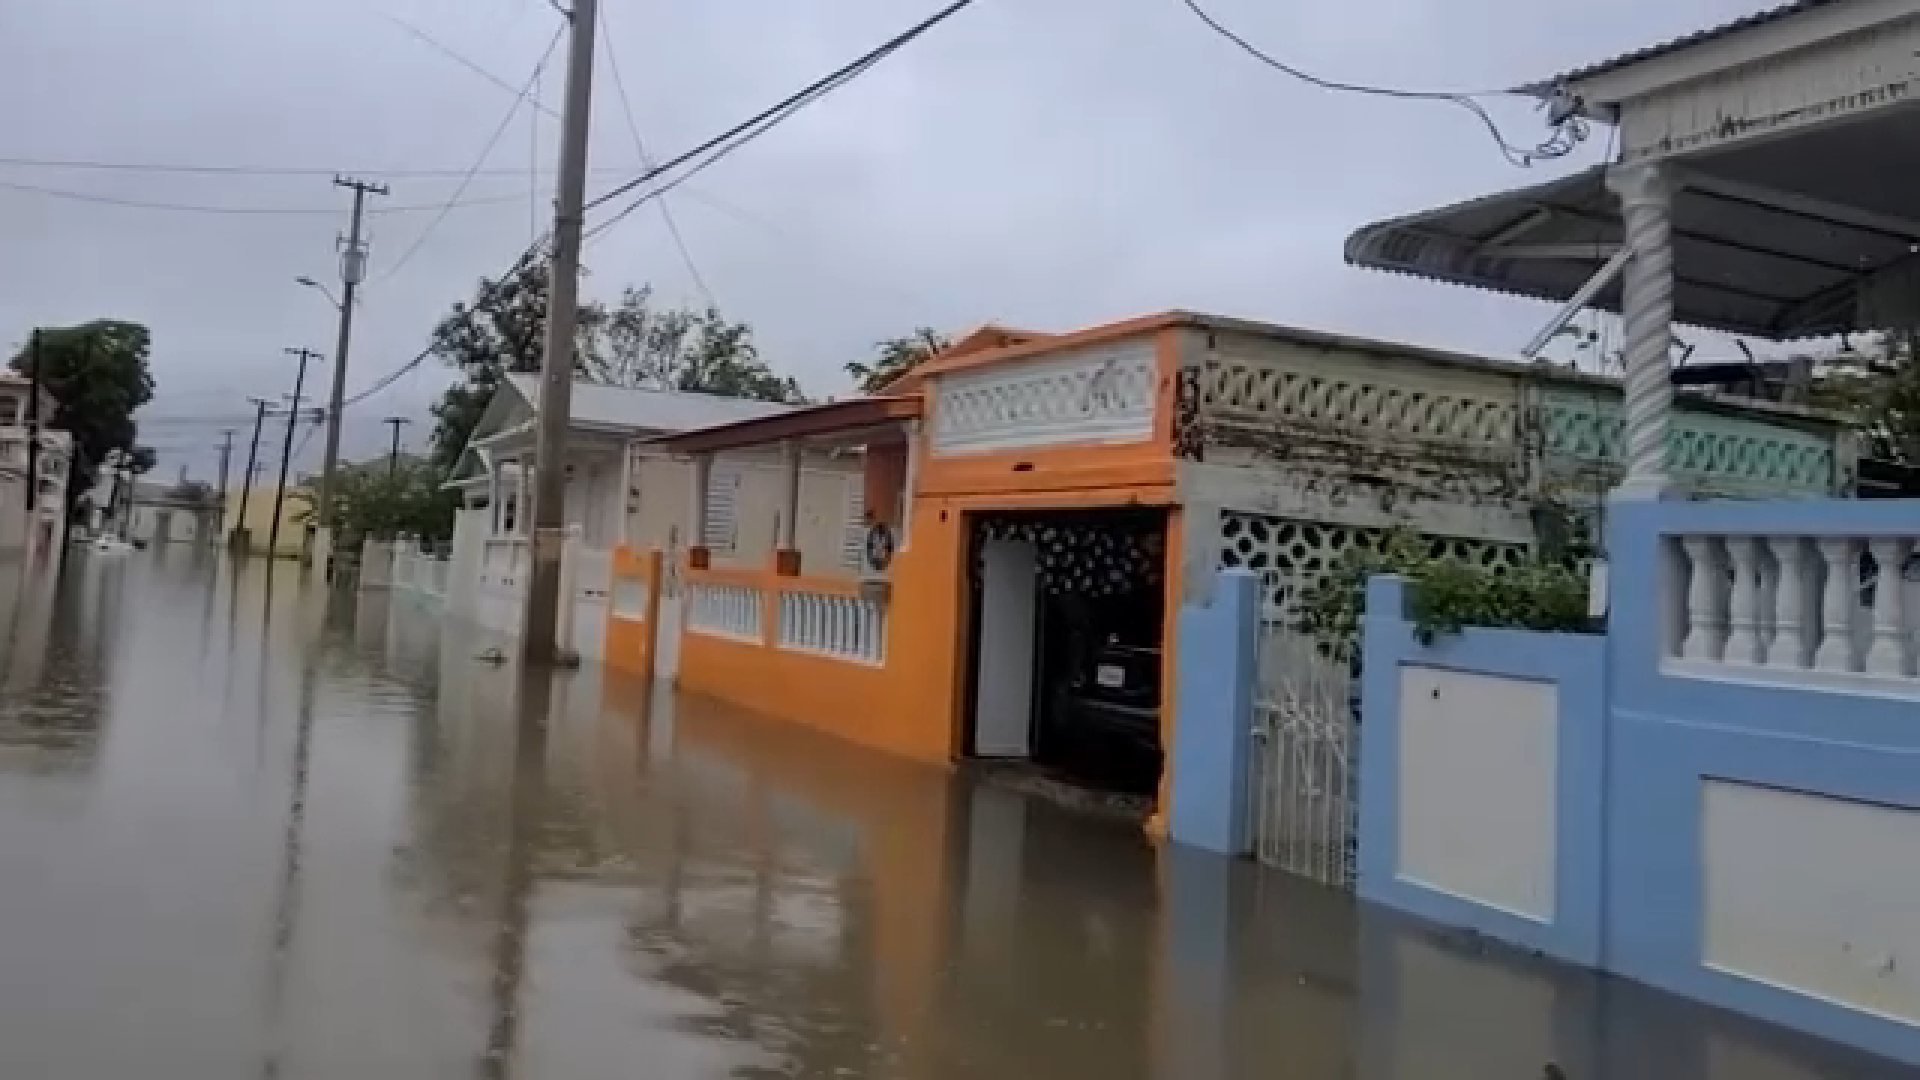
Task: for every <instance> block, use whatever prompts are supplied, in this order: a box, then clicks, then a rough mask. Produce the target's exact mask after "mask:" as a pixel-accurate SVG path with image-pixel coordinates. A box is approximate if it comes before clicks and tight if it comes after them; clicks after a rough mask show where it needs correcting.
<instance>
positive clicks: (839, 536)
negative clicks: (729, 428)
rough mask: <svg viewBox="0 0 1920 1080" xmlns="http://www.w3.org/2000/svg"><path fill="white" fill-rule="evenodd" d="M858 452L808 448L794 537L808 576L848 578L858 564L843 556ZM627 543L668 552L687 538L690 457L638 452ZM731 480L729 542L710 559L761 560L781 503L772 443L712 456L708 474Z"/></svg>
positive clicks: (857, 488)
mask: <svg viewBox="0 0 1920 1080" xmlns="http://www.w3.org/2000/svg"><path fill="white" fill-rule="evenodd" d="M865 475H866V471H865V465H864V462H863V459H862V458H861V456H860V455H858V454H844V455H840V456H832V455H828V454H809V455H807V458H806V461H805V463H804V465H803V468H802V471H801V474H800V521H799V526H798V528H797V529H796V531H795V537H794V539H795V543H796V545H797V546H798V548H799V550H800V572H801V573H802V574H805V575H807V576H808V577H818V578H842V579H852V578H854V577H857V576H858V573H859V567H858V566H857V565H854V564H853V563H851V562H850V561H849V560H848V559H847V558H846V550H847V548H846V541H847V535H848V534H847V528H848V525H849V524H850V522H851V521H852V520H853V516H852V512H853V510H854V509H855V508H857V507H858V506H859V505H860V503H859V500H860V498H861V494H862V492H863V489H864V486H865ZM628 477H629V480H628V508H627V542H628V543H629V544H630V545H631V546H632V548H633V550H634V551H636V552H644V551H668V550H669V549H670V547H671V546H672V544H673V543H674V542H675V541H676V540H677V542H678V543H679V544H680V546H681V548H682V549H684V548H685V547H686V546H687V545H688V543H689V541H688V537H689V535H690V533H689V528H690V523H689V522H688V520H687V515H688V514H689V513H690V512H691V510H692V495H691V489H690V487H689V485H690V484H691V483H692V478H693V463H692V462H690V461H684V460H676V459H674V458H669V457H662V456H654V455H644V456H642V455H636V457H635V458H634V460H633V464H632V465H631V466H630V469H629V473H628ZM711 482H712V484H713V485H714V486H715V487H716V488H717V487H719V486H722V485H731V489H732V501H733V506H734V518H733V529H732V539H733V543H732V545H731V546H730V547H716V548H714V549H713V551H712V555H713V560H714V562H715V563H735V564H740V565H750V566H762V565H766V564H767V563H768V562H769V561H770V560H771V559H772V557H773V545H774V538H775V536H776V533H777V530H778V528H779V516H780V514H781V512H782V509H783V506H784V503H785V491H784V485H785V482H786V474H785V472H784V466H783V465H782V463H781V458H780V454H779V452H778V451H777V450H764V451H746V452H734V453H726V454H721V455H718V456H716V458H715V460H714V464H713V472H712V477H711Z"/></svg>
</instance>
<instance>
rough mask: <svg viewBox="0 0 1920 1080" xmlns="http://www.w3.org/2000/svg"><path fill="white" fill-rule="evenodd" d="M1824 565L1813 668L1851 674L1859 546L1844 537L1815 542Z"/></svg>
mask: <svg viewBox="0 0 1920 1080" xmlns="http://www.w3.org/2000/svg"><path fill="white" fill-rule="evenodd" d="M1818 543H1819V546H1820V559H1821V561H1822V562H1823V563H1824V564H1825V570H1824V572H1825V576H1824V577H1823V578H1822V586H1821V600H1820V615H1821V629H1820V647H1819V649H1817V650H1815V652H1814V654H1813V666H1814V667H1816V668H1819V669H1820V670H1822V671H1851V670H1853V613H1854V611H1855V610H1856V609H1857V608H1858V607H1859V603H1860V554H1859V542H1858V541H1856V540H1854V539H1852V538H1851V537H1845V536H1823V537H1821V538H1820V540H1819V541H1818Z"/></svg>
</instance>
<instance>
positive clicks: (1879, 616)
mask: <svg viewBox="0 0 1920 1080" xmlns="http://www.w3.org/2000/svg"><path fill="white" fill-rule="evenodd" d="M1867 546H1868V548H1869V549H1871V550H1872V551H1873V561H1874V563H1875V565H1877V566H1878V567H1879V568H1880V569H1879V577H1878V583H1877V584H1876V585H1875V586H1874V589H1873V644H1872V646H1870V647H1869V648H1868V649H1867V671H1868V672H1870V673H1871V674H1874V675H1894V676H1901V675H1909V674H1911V673H1912V671H1913V669H1912V667H1911V666H1909V664H1908V661H1907V617H1906V597H1905V595H1904V593H1905V592H1906V582H1905V580H1904V578H1903V577H1902V574H1901V571H1903V570H1904V569H1905V568H1906V565H1907V555H1908V554H1909V553H1910V552H1911V551H1912V550H1913V541H1911V540H1908V539H1906V538H1904V537H1898V536H1877V537H1875V538H1873V539H1872V540H1869V541H1868V542H1867Z"/></svg>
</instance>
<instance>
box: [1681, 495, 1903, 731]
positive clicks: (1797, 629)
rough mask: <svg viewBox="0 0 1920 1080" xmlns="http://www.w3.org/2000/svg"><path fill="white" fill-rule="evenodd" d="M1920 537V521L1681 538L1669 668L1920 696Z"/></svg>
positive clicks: (1704, 533) (1683, 535) (1707, 533)
mask: <svg viewBox="0 0 1920 1080" xmlns="http://www.w3.org/2000/svg"><path fill="white" fill-rule="evenodd" d="M1916 536H1920V523H1916V524H1912V525H1908V526H1905V527H1904V528H1897V529H1895V530H1891V531H1879V532H1874V531H1866V530H1863V531H1861V532H1859V533H1849V532H1846V531H1837V532H1825V531H1823V532H1820V533H1818V534H1813V535H1810V534H1809V533H1808V532H1804V531H1799V532H1795V531H1786V532H1782V533H1778V534H1771V533H1768V534H1756V533H1752V532H1746V533H1735V532H1731V531H1724V532H1723V531H1708V530H1701V531H1693V530H1688V531H1684V532H1679V533H1677V534H1676V535H1673V536H1669V537H1668V538H1667V552H1668V558H1669V559H1670V560H1671V563H1670V566H1671V568H1672V573H1671V576H1670V578H1669V580H1668V583H1667V586H1666V590H1665V591H1666V599H1667V605H1668V610H1667V613H1666V614H1667V619H1668V633H1667V642H1666V648H1665V655H1666V657H1667V659H1668V662H1669V664H1671V665H1674V666H1677V667H1681V668H1711V669H1713V670H1714V671H1715V672H1716V673H1727V674H1734V673H1737V674H1740V675H1745V676H1757V677H1761V678H1765V679H1769V680H1774V681H1783V682H1796V683H1807V684H1815V685H1824V686H1829V687H1834V688H1840V689H1860V690H1867V691H1872V692H1886V691H1891V692H1895V693H1900V694H1909V693H1910V694H1916V695H1920V678H1916V677H1915V674H1916V661H1920V581H1916V575H1920V560H1916V558H1915V555H1916V550H1915V537H1916Z"/></svg>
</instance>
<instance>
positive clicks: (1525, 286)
mask: <svg viewBox="0 0 1920 1080" xmlns="http://www.w3.org/2000/svg"><path fill="white" fill-rule="evenodd" d="M1605 174H1606V167H1605V166H1594V167H1593V168H1590V169H1587V170H1585V171H1583V172H1578V173H1574V174H1573V175H1571V176H1565V177H1561V178H1560V179H1558V180H1550V181H1548V182H1547V183H1544V184H1537V185H1535V186H1533V187H1529V188H1521V189H1518V190H1514V191H1506V192H1501V193H1499V194H1497V195H1489V196H1486V197H1483V198H1478V199H1472V200H1469V201H1467V202H1462V203H1456V204H1454V205H1452V206H1443V207H1440V208H1438V209H1433V210H1425V211H1421V212H1419V213H1416V214H1409V215H1406V216H1404V217H1399V218H1393V219H1391V220H1388V221H1381V222H1376V223H1374V224H1372V225H1367V226H1365V227H1363V228H1361V229H1359V230H1357V231H1355V232H1354V233H1353V235H1352V236H1350V237H1348V239H1347V245H1346V257H1347V261H1348V262H1349V263H1352V264H1354V265H1356V266H1367V267H1372V268H1374V269H1377V270H1388V271H1392V272H1395V273H1401V274H1409V275H1412V276H1415V277H1424V278H1429V279H1432V280H1436V281H1447V282H1451V283H1453V284H1457V285H1467V286H1471V287H1473V288H1478V289H1486V290H1489V291H1493V292H1502V293H1508V294H1512V295H1518V296H1528V297H1532V298H1534V299H1537V300H1547V301H1564V300H1567V299H1569V298H1570V297H1572V296H1573V295H1574V293H1575V292H1576V291H1577V290H1578V289H1579V288H1580V287H1581V285H1582V284H1583V283H1585V282H1586V280H1587V279H1588V278H1589V277H1591V276H1592V275H1593V273H1594V272H1595V271H1596V270H1598V269H1599V268H1600V266H1601V265H1602V264H1603V263H1605V262H1606V261H1607V260H1608V259H1609V258H1610V257H1611V256H1612V255H1613V253H1614V251H1615V250H1616V249H1617V247H1618V245H1619V244H1620V242H1621V240H1622V238H1623V236H1624V232H1625V230H1624V228H1623V227H1622V224H1621V220H1620V206H1619V201H1618V200H1617V199H1615V198H1614V197H1613V194H1612V193H1611V192H1609V191H1608V190H1607V188H1606V179H1605ZM1859 205H1860V203H1859V202H1858V201H1855V202H1854V205H1852V206H1847V205H1840V204H1839V203H1838V202H1837V201H1836V202H1835V203H1827V202H1824V201H1816V200H1813V199H1810V198H1798V199H1783V198H1781V197H1779V196H1778V194H1777V193H1776V192H1773V191H1772V190H1771V189H1769V188H1768V187H1766V186H1764V185H1758V184H1753V183H1748V182H1744V181H1737V180H1732V179H1726V178H1722V177H1718V176H1708V175H1705V174H1695V175H1692V176H1690V178H1689V180H1688V183H1687V184H1685V185H1684V186H1682V187H1680V188H1679V189H1678V190H1677V191H1676V192H1675V194H1674V198H1673V251H1674V267H1675V274H1676V277H1675V284H1674V318H1675V319H1676V320H1677V321H1679V322H1682V323H1686V324H1688V325H1692V326H1700V327H1706V328H1709V329H1714V330H1724V331H1727V332H1730V333H1735V334H1753V335H1758V336H1761V337H1768V338H1774V339H1777V340H1794V339H1799V338H1810V337H1821V336H1826V335H1831V334H1838V333H1843V332H1846V331H1849V330H1860V329H1870V328H1875V327H1877V326H1879V325H1880V324H1881V323H1883V322H1884V321H1885V316H1884V314H1883V313H1882V312H1881V311H1880V308H1879V306H1877V305H1878V304H1879V302H1878V301H1876V299H1875V298H1876V296H1878V294H1879V287H1878V286H1876V284H1875V282H1876V281H1877V280H1878V278H1877V277H1876V275H1881V274H1884V273H1887V272H1891V271H1894V270H1897V269H1898V268H1899V267H1900V266H1902V265H1905V264H1908V263H1910V262H1911V261H1912V253H1913V252H1914V251H1915V250H1916V248H1920V222H1915V221H1911V220H1908V219H1905V218H1898V217H1894V216H1891V215H1886V214H1880V213H1875V212H1872V211H1868V210H1865V209H1859V208H1858V207H1859ZM1593 306H1596V307H1600V308H1604V309H1606V310H1609V311H1618V310H1620V283H1619V282H1618V281H1617V280H1616V281H1615V282H1614V283H1613V284H1612V285H1609V286H1608V287H1607V288H1606V289H1605V290H1603V291H1602V292H1601V293H1600V295H1599V296H1597V297H1595V298H1594V301H1593Z"/></svg>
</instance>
